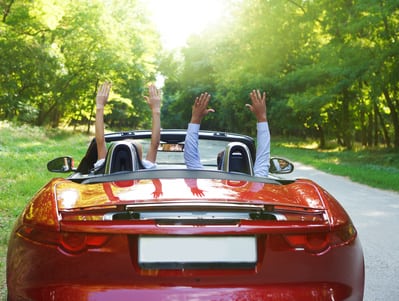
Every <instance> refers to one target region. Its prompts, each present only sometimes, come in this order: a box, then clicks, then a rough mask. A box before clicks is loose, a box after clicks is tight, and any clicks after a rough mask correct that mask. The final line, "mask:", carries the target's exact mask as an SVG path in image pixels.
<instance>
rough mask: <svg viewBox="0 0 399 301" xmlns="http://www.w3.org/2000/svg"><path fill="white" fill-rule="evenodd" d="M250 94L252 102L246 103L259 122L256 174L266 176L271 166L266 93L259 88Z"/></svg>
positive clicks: (257, 126) (257, 127)
mask: <svg viewBox="0 0 399 301" xmlns="http://www.w3.org/2000/svg"><path fill="white" fill-rule="evenodd" d="M249 96H250V97H251V102H252V104H246V105H245V106H246V107H248V108H249V109H250V110H251V112H252V113H253V114H254V115H255V117H256V119H257V121H258V123H257V125H256V129H257V135H256V140H257V146H256V158H255V164H254V174H255V176H259V177H266V176H268V174H269V166H270V131H269V124H268V122H267V115H266V93H265V92H263V93H260V91H259V90H256V91H255V90H253V91H252V92H251V93H250V94H249Z"/></svg>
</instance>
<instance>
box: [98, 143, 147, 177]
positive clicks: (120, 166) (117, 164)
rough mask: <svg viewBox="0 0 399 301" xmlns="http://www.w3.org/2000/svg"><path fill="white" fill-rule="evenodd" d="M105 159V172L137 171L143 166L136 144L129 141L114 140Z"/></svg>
mask: <svg viewBox="0 0 399 301" xmlns="http://www.w3.org/2000/svg"><path fill="white" fill-rule="evenodd" d="M105 161H106V162H105V174H111V173H114V172H120V171H135V170H139V169H140V166H141V164H140V163H141V160H140V158H139V155H138V151H137V148H136V146H135V145H134V144H133V143H131V142H128V141H118V142H112V143H111V145H110V146H109V148H108V152H107V158H106V160H105Z"/></svg>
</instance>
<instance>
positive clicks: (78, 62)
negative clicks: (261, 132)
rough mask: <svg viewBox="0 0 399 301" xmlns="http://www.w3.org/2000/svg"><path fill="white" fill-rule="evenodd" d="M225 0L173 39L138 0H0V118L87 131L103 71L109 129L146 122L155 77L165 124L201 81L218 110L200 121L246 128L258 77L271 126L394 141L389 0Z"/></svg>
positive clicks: (397, 117)
mask: <svg viewBox="0 0 399 301" xmlns="http://www.w3.org/2000/svg"><path fill="white" fill-rule="evenodd" d="M226 2H227V3H228V5H227V6H226V7H227V9H226V11H225V12H224V18H223V22H220V23H218V24H217V25H216V24H215V25H214V26H212V27H209V28H207V29H205V30H204V31H202V32H201V33H199V34H196V35H193V36H191V37H190V38H189V40H188V42H187V44H186V45H185V47H183V48H182V49H179V51H177V50H168V49H163V48H162V45H161V42H160V36H159V33H158V32H157V30H156V28H155V26H154V24H153V23H152V22H151V20H150V19H149V18H148V13H149V12H148V8H146V6H145V1H139V0H73V1H64V0H35V1H28V0H0V7H1V13H2V15H1V22H0V58H1V60H0V120H7V121H12V122H16V123H24V124H30V125H36V126H44V127H53V128H54V127H66V126H73V127H76V128H77V127H79V128H82V126H83V128H84V129H86V131H87V132H90V129H91V126H92V125H93V120H94V103H95V102H94V98H95V95H96V90H97V87H98V85H99V83H101V82H103V81H104V80H110V81H112V83H113V90H112V92H113V93H112V95H111V100H110V103H109V106H107V108H106V123H107V126H108V128H109V129H112V130H119V129H141V128H148V127H149V126H150V114H149V111H148V107H147V105H146V103H145V102H144V101H143V95H144V94H145V91H146V86H147V85H148V84H149V83H150V82H152V81H155V80H156V79H157V78H159V77H160V76H161V77H162V78H163V79H164V86H163V88H162V92H163V107H162V127H164V128H185V127H186V125H187V122H188V120H189V118H190V113H191V105H192V102H193V100H194V98H195V97H196V96H198V95H199V94H200V93H201V92H204V91H207V92H209V93H211V94H212V100H211V106H212V107H213V108H214V109H215V110H216V112H217V113H215V114H212V115H211V116H209V118H207V119H206V120H204V122H203V125H202V128H203V129H212V130H221V131H233V132H234V131H236V132H241V133H245V134H249V135H254V134H255V130H256V127H255V126H254V120H253V117H252V116H251V113H250V112H249V111H248V110H245V109H244V104H245V103H247V102H248V101H249V98H248V94H249V92H250V91H251V90H252V89H261V90H265V91H266V92H267V95H268V96H267V106H268V118H269V123H270V128H271V132H272V136H283V137H285V138H286V139H290V137H300V138H304V139H306V138H312V139H315V140H316V141H317V142H318V147H319V148H329V147H332V146H339V147H342V149H347V150H350V149H353V147H354V146H355V145H361V146H362V147H364V148H375V147H379V148H381V147H382V148H387V149H391V150H392V151H394V152H398V151H399V98H398V97H399V93H398V92H399V80H398V79H399V72H398V71H399V60H398V55H399V43H398V38H399V2H398V1H397V0H337V1H330V0H313V1H307V0H284V1H283V0H245V1H240V0H226ZM198 17H199V18H200V17H201V16H198Z"/></svg>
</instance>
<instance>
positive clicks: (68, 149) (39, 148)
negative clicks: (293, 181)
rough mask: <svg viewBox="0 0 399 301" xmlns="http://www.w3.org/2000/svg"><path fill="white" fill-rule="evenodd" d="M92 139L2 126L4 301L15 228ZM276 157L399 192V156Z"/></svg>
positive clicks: (0, 279) (288, 145) (305, 146)
mask: <svg viewBox="0 0 399 301" xmlns="http://www.w3.org/2000/svg"><path fill="white" fill-rule="evenodd" d="M91 138H92V136H88V135H85V134H82V133H79V132H73V131H70V130H46V129H43V128H37V127H31V126H20V127H16V126H13V125H10V124H8V123H4V122H0V179H1V181H0V288H1V289H0V300H6V289H5V287H6V284H5V282H6V279H5V270H6V252H7V243H8V236H9V233H10V231H11V228H12V225H13V224H14V221H15V219H16V217H17V216H18V215H19V213H20V212H21V211H22V209H23V208H24V206H25V204H26V203H27V202H28V201H29V199H30V198H31V197H32V196H33V194H34V193H35V192H36V191H38V190H39V188H41V187H42V186H43V185H44V184H45V183H47V181H49V180H50V179H51V178H52V177H54V176H57V174H52V173H50V172H48V171H47V169H46V163H47V162H48V161H49V160H51V159H53V158H55V157H58V156H62V155H70V156H72V157H74V158H75V159H77V160H80V158H82V156H83V155H84V153H85V151H86V148H87V145H88V143H89V141H90V139H91ZM272 155H275V156H283V157H286V158H288V159H290V160H291V161H294V162H301V163H304V164H308V165H312V166H314V167H316V168H318V169H321V170H324V171H326V172H329V173H333V174H338V175H344V176H348V177H349V178H351V179H353V180H354V181H357V182H361V183H364V184H368V185H370V186H374V187H379V188H383V189H388V190H395V191H399V152H396V153H395V152H390V151H386V150H375V151H366V150H357V151H351V152H347V151H344V152H342V151H339V150H328V151H319V150H316V149H314V148H312V144H310V143H303V142H295V143H294V142H286V141H284V140H281V139H278V138H273V142H272ZM75 163H78V162H75Z"/></svg>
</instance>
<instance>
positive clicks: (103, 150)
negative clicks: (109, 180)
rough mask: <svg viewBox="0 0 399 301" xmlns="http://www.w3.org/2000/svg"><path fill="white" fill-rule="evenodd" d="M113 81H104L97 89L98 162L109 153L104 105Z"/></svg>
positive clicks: (96, 128)
mask: <svg viewBox="0 0 399 301" xmlns="http://www.w3.org/2000/svg"><path fill="white" fill-rule="evenodd" d="M110 90H111V83H109V82H105V83H103V84H102V85H101V86H100V88H99V89H98V91H97V96H96V123H95V130H96V143H97V162H98V161H99V160H102V159H105V156H106V155H107V146H106V144H105V137H104V107H105V105H106V104H107V102H108V96H109V92H110Z"/></svg>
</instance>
